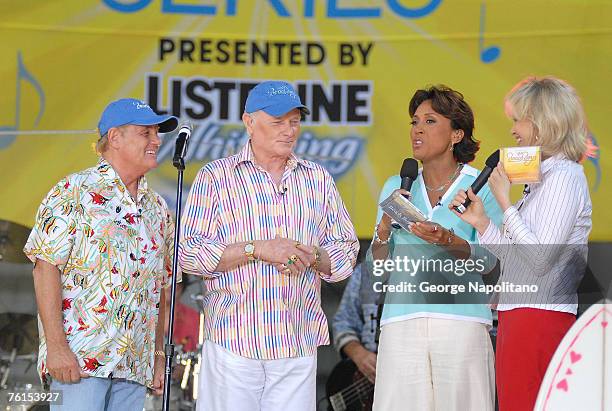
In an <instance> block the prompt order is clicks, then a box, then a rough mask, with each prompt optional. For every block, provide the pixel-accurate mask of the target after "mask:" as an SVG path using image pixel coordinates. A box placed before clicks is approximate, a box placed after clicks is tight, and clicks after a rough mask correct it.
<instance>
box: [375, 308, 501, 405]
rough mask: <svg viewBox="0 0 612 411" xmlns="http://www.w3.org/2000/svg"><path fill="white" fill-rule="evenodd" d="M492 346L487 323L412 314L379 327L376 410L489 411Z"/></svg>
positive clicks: (492, 392) (492, 398) (492, 384)
mask: <svg viewBox="0 0 612 411" xmlns="http://www.w3.org/2000/svg"><path fill="white" fill-rule="evenodd" d="M493 361H494V360H493V348H492V346H491V339H490V337H489V333H488V330H487V326H486V325H485V324H481V323H477V322H472V321H462V320H447V319H438V318H415V319H410V320H404V321H398V322H393V323H389V324H386V325H385V326H383V328H382V332H381V336H380V346H379V347H378V360H377V364H376V386H375V390H374V408H373V409H374V411H395V410H418V411H430V410H432V411H433V410H436V411H442V410H444V411H452V410H456V411H490V410H493V409H494V407H495V373H494V365H493Z"/></svg>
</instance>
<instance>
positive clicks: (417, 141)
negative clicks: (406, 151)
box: [413, 140, 423, 146]
mask: <svg viewBox="0 0 612 411" xmlns="http://www.w3.org/2000/svg"><path fill="white" fill-rule="evenodd" d="M413 144H414V145H415V146H420V145H421V144H423V142H422V141H421V140H414V143H413Z"/></svg>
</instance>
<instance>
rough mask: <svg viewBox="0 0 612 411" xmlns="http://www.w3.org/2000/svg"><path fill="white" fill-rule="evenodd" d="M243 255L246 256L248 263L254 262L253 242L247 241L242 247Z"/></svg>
mask: <svg viewBox="0 0 612 411" xmlns="http://www.w3.org/2000/svg"><path fill="white" fill-rule="evenodd" d="M244 255H246V256H247V258H248V259H249V261H255V260H256V258H255V243H254V242H253V241H249V242H248V243H246V244H245V245H244Z"/></svg>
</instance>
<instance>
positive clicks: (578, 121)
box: [449, 77, 591, 411]
mask: <svg viewBox="0 0 612 411" xmlns="http://www.w3.org/2000/svg"><path fill="white" fill-rule="evenodd" d="M505 109H506V113H507V115H508V117H510V119H511V120H512V122H513V126H512V129H511V134H512V136H513V137H514V138H515V140H516V142H517V144H518V145H519V146H540V148H541V152H542V160H543V161H542V164H541V169H540V172H541V181H540V182H539V183H537V184H529V185H528V186H526V187H525V191H524V195H523V198H522V199H521V200H520V201H519V202H518V203H517V204H515V205H512V203H511V202H510V181H509V180H508V177H507V175H506V173H505V172H504V168H503V166H502V164H501V163H500V164H499V165H498V166H497V168H496V169H494V170H493V173H492V174H491V176H490V178H489V187H490V189H491V192H492V193H493V195H494V196H495V198H496V200H497V202H498V204H499V206H500V207H501V209H502V211H503V213H504V214H503V226H502V227H499V226H498V225H496V224H494V223H493V222H491V220H490V217H489V213H488V211H487V210H486V209H485V208H483V205H482V201H481V199H480V198H479V196H476V195H474V194H473V193H472V192H471V191H469V193H466V192H465V191H461V192H459V193H458V194H457V195H456V196H455V198H454V200H453V201H452V202H451V204H450V205H449V208H452V207H453V206H457V205H459V204H461V203H463V201H465V199H466V197H469V198H470V199H471V200H472V204H471V205H470V206H469V207H468V208H467V210H466V211H465V212H464V213H463V214H458V213H456V214H457V216H458V217H460V218H461V219H462V220H463V221H465V222H467V223H469V224H470V225H472V226H473V227H474V228H475V229H476V230H477V231H478V239H479V241H480V243H481V244H482V245H483V246H484V247H485V248H487V249H488V250H489V251H491V252H492V253H493V254H495V255H496V256H497V257H498V258H499V260H500V261H501V267H502V274H501V277H500V282H507V283H512V284H521V285H523V284H529V285H536V286H537V289H538V292H537V293H535V294H530V295H526V294H522V295H516V294H510V293H502V294H500V295H499V296H498V301H497V310H498V313H499V324H498V334H497V347H496V348H497V349H496V369H497V371H496V379H497V389H498V397H499V409H500V410H501V411H507V410H513V411H514V410H517V411H521V410H525V411H527V410H532V409H533V406H534V405H535V401H536V398H537V395H538V390H539V388H540V384H541V382H542V379H543V378H544V374H545V373H546V369H547V367H548V363H549V362H550V359H551V358H552V356H553V354H554V352H555V350H556V348H557V346H558V344H559V343H560V341H561V339H562V338H563V336H564V335H565V333H566V332H567V330H568V329H569V328H570V327H571V325H572V324H573V323H574V322H575V320H576V312H577V307H578V296H577V292H576V291H577V289H578V285H579V283H580V280H581V278H582V275H583V274H584V271H585V268H586V259H587V242H588V237H589V232H590V230H591V199H590V195H589V189H588V184H587V180H586V177H585V175H584V170H583V168H582V166H581V165H580V164H579V163H578V162H579V160H580V159H581V158H582V157H583V155H584V153H585V151H586V139H587V127H586V121H585V116H584V112H583V109H582V106H581V104H580V100H579V98H578V96H577V95H576V92H575V91H574V89H573V88H572V87H571V86H570V85H569V84H567V83H566V82H564V81H562V80H559V79H557V78H554V77H544V78H533V77H532V78H527V79H525V80H523V81H521V82H520V83H518V84H517V85H516V86H515V87H514V88H513V89H512V90H511V91H510V93H509V94H508V96H507V97H506V101H505ZM483 199H484V198H483Z"/></svg>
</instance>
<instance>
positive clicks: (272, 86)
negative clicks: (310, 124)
mask: <svg viewBox="0 0 612 411" xmlns="http://www.w3.org/2000/svg"><path fill="white" fill-rule="evenodd" d="M296 108H297V109H300V111H301V112H302V113H304V114H310V110H308V108H306V106H305V105H303V104H302V102H301V101H300V96H298V94H297V93H296V92H295V90H294V89H293V87H292V86H291V84H289V83H287V82H285V81H264V82H263V83H259V84H258V85H256V86H255V87H254V88H253V89H252V90H251V91H250V92H249V96H248V97H247V100H246V105H245V107H244V111H245V112H247V113H254V112H256V111H259V110H263V111H265V112H266V113H268V114H269V115H271V116H274V117H280V116H283V115H285V114H287V113H288V112H290V111H291V110H293V109H296Z"/></svg>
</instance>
